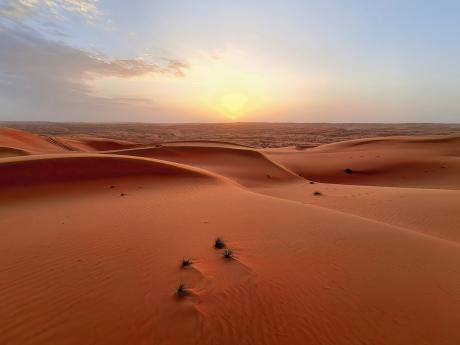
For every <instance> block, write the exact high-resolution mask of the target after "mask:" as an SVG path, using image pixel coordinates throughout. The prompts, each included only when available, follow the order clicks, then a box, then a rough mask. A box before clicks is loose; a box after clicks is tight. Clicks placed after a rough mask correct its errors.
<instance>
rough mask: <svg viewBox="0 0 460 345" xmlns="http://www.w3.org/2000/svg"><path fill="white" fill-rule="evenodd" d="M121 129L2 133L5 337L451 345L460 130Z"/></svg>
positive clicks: (459, 334) (22, 340)
mask: <svg viewBox="0 0 460 345" xmlns="http://www.w3.org/2000/svg"><path fill="white" fill-rule="evenodd" d="M206 126H208V125H206ZM406 134H407V133H406ZM425 134H426V133H425ZM129 139H130V138H123V139H122V138H119V137H117V138H98V137H96V136H94V135H93V134H91V135H88V134H85V133H80V134H78V135H68V133H67V134H66V135H58V134H56V133H54V134H53V133H49V132H48V133H47V134H43V133H42V134H41V135H37V134H32V133H29V132H25V131H21V130H16V129H10V128H1V129H0V187H1V192H0V203H1V205H2V206H1V207H0V229H1V236H2V240H1V241H0V272H1V273H0V277H1V284H0V305H1V307H0V343H1V344H13V345H16V344H18V345H19V344H20V345H27V344H75V345H77V344H78V345H81V344H110V345H114V344H123V345H125V344H210V345H211V344H229V345H230V344H232V345H233V344H251V345H252V344H255V345H258V344H260V345H262V344H273V345H275V344H276V345H279V344H299V345H300V344H337V345H342V344H343V345H345V344H388V345H394V344H407V345H413V344H426V345H428V344H430V345H431V344H448V345H456V344H459V343H460V330H459V328H458V326H457V325H458V324H459V322H460V313H459V310H460V299H459V296H460V289H459V287H460V274H459V273H460V272H459V270H460V269H459V267H460V250H459V249H460V212H459V205H460V135H456V134H455V133H452V132H449V133H448V134H446V135H441V134H440V133H438V135H435V136H433V135H429V136H426V135H418V136H408V135H404V136H397V137H394V136H393V137H381V136H375V137H374V138H366V139H355V140H347V141H342V142H338V143H332V144H325V145H319V146H317V147H307V146H308V145H307V146H302V145H297V144H296V143H292V142H286V141H284V143H285V144H286V146H285V147H278V146H280V145H275V146H277V147H276V148H260V146H271V145H251V143H252V144H254V143H255V142H257V143H261V142H263V141H264V140H266V139H262V141H260V138H259V139H251V140H247V141H244V142H243V141H237V142H235V143H232V142H231V140H229V138H224V137H222V138H220V140H219V138H207V137H206V138H203V139H201V140H198V139H197V140H190V141H184V140H180V138H177V140H167V141H168V142H167V143H166V142H161V143H160V142H159V141H155V140H154V141H150V140H149V141H148V143H147V144H146V145H140V144H139V142H140V141H137V140H129ZM274 140H276V139H274ZM283 140H284V139H283ZM250 146H257V147H259V148H255V147H250ZM218 236H221V237H222V238H223V241H224V243H225V246H226V247H227V249H232V250H233V254H234V257H233V258H230V259H225V258H224V256H223V255H222V254H223V249H216V248H214V241H215V239H216V237H218ZM183 259H190V260H191V262H189V263H190V265H187V266H186V267H185V268H184V267H181V261H182V260H183ZM180 283H183V284H184V290H183V291H182V290H181V293H180V294H177V289H178V286H179V284H180Z"/></svg>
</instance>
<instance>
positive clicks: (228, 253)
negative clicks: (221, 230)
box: [222, 249, 235, 259]
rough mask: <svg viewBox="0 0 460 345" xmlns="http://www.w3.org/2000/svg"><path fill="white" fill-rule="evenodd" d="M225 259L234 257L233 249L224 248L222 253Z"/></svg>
mask: <svg viewBox="0 0 460 345" xmlns="http://www.w3.org/2000/svg"><path fill="white" fill-rule="evenodd" d="M222 255H223V256H224V258H225V259H234V258H235V256H234V255H233V250H231V249H225V250H224V253H223V254H222Z"/></svg>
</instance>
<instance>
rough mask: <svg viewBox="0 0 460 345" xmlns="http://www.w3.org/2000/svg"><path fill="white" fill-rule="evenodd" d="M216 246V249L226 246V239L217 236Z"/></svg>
mask: <svg viewBox="0 0 460 345" xmlns="http://www.w3.org/2000/svg"><path fill="white" fill-rule="evenodd" d="M214 248H216V249H222V248H225V243H224V240H223V238H222V237H217V238H216V239H215V240H214Z"/></svg>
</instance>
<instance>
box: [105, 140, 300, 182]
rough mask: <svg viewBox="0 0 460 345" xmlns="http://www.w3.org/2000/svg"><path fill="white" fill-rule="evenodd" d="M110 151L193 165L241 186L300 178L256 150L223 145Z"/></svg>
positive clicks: (175, 145)
mask: <svg viewBox="0 0 460 345" xmlns="http://www.w3.org/2000/svg"><path fill="white" fill-rule="evenodd" d="M110 153H112V154H120V155H129V156H138V157H150V158H157V159H162V160H167V161H172V162H178V163H183V164H188V165H192V166H197V167H201V168H204V169H207V170H210V171H213V172H215V173H217V174H220V175H223V176H226V177H229V178H231V179H233V180H234V181H235V182H237V183H240V184H242V185H245V186H258V185H266V184H269V185H273V184H277V183H280V182H290V181H296V180H300V178H299V177H298V176H296V175H295V174H293V173H292V172H290V171H288V170H287V169H286V168H284V167H282V166H280V165H278V164H277V163H275V162H273V161H271V160H269V159H268V158H267V157H266V156H265V155H264V154H262V153H261V152H259V151H256V150H251V149H243V148H235V147H229V146H228V145H227V144H222V145H221V144H215V145H214V146H209V145H206V146H201V145H192V144H191V143H189V144H187V145H179V144H174V145H171V146H169V145H167V146H161V147H149V148H140V149H133V150H122V151H111V152H110Z"/></svg>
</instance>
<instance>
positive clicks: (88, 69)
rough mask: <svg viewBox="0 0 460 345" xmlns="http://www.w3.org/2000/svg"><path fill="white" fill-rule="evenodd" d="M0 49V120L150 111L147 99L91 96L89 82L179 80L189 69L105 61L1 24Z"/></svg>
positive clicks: (177, 64)
mask: <svg viewBox="0 0 460 345" xmlns="http://www.w3.org/2000/svg"><path fill="white" fill-rule="evenodd" d="M0 46H1V47H2V49H0V102H1V107H0V108H1V109H0V119H1V118H3V119H13V120H14V119H15V118H11V117H12V116H14V117H21V118H26V119H31V118H33V117H34V116H35V117H37V118H38V119H39V118H40V117H41V118H49V119H55V120H68V119H71V118H72V116H75V117H78V118H81V119H84V118H85V115H86V116H87V119H88V120H90V119H91V118H92V117H94V116H98V115H100V114H108V113H110V112H116V113H119V114H122V113H123V112H125V113H126V112H130V113H133V112H136V111H140V112H148V111H152V109H154V107H155V105H154V104H153V103H152V102H151V101H150V100H148V99H142V98H139V99H138V98H129V97H125V98H107V97H101V96H96V95H95V92H94V90H93V88H92V82H93V81H95V80H97V79H101V78H113V77H115V78H122V79H128V78H133V77H138V76H144V75H167V76H170V77H172V78H180V77H183V76H184V74H185V72H186V70H187V69H188V65H187V64H186V63H185V62H183V61H180V60H175V59H170V60H167V59H164V60H161V61H146V60H144V59H141V58H138V59H109V58H107V57H105V56H101V55H96V54H93V53H91V52H88V51H85V50H81V49H77V48H74V47H71V46H68V45H66V44H64V43H61V42H56V41H50V40H47V39H46V38H44V37H43V36H41V35H40V34H39V33H37V32H36V31H33V30H31V29H26V28H24V27H8V26H1V25H0ZM77 112H79V113H78V114H77Z"/></svg>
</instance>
